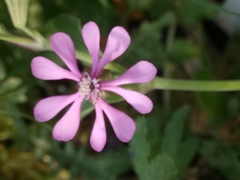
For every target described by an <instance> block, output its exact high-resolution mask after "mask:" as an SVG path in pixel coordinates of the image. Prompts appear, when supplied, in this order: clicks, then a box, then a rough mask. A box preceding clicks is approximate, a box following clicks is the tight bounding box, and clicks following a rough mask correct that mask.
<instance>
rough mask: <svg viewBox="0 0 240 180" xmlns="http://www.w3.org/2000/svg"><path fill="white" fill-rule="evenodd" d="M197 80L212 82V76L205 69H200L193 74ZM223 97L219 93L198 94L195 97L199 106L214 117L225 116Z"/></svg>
mask: <svg viewBox="0 0 240 180" xmlns="http://www.w3.org/2000/svg"><path fill="white" fill-rule="evenodd" d="M195 79H197V80H212V79H213V75H212V73H211V72H210V71H209V70H207V69H200V70H198V71H197V73H196V74H195ZM225 95H226V94H224V93H221V92H198V93H197V97H198V101H199V103H200V105H201V106H202V107H203V108H204V109H205V110H206V111H207V112H208V113H210V114H212V115H214V116H216V117H222V116H224V115H226V113H225V112H224V109H225Z"/></svg>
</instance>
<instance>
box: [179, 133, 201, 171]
mask: <svg viewBox="0 0 240 180" xmlns="http://www.w3.org/2000/svg"><path fill="white" fill-rule="evenodd" d="M199 140H200V139H199V138H197V137H195V136H192V135H188V136H187V138H186V140H184V141H183V142H182V143H181V145H180V146H179V149H178V154H177V157H176V164H177V167H178V170H179V175H181V174H182V173H183V171H184V170H185V169H186V168H187V166H188V164H189V163H190V161H191V160H192V158H193V157H194V155H195V154H196V151H197V150H198V145H199V142H200V141H199Z"/></svg>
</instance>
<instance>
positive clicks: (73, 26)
mask: <svg viewBox="0 0 240 180" xmlns="http://www.w3.org/2000/svg"><path fill="white" fill-rule="evenodd" d="M50 25H51V26H52V27H53V32H51V34H53V33H55V32H65V33H66V34H68V35H69V36H70V37H71V39H72V40H73V42H74V45H75V48H76V49H77V50H81V51H86V52H87V49H86V47H85V44H84V42H83V39H82V36H81V29H82V24H81V21H80V20H79V19H78V18H76V17H74V16H71V15H68V14H62V15H59V16H57V17H56V18H54V19H53V20H52V21H51V23H50Z"/></svg>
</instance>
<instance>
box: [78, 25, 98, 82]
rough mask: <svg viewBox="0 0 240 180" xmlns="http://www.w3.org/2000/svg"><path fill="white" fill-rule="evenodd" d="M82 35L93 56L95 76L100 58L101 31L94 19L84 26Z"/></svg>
mask: <svg viewBox="0 0 240 180" xmlns="http://www.w3.org/2000/svg"><path fill="white" fill-rule="evenodd" d="M82 36H83V40H84V43H85V45H86V46H87V49H88V52H89V53H90V54H91V56H92V61H93V62H92V72H91V77H92V78H93V77H94V72H95V71H96V68H97V65H98V59H99V45H100V33H99V28H98V26H97V24H96V23H94V22H92V21H90V22H88V23H86V24H85V25H84V26H83V28H82Z"/></svg>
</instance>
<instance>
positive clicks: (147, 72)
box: [101, 60, 157, 86]
mask: <svg viewBox="0 0 240 180" xmlns="http://www.w3.org/2000/svg"><path fill="white" fill-rule="evenodd" d="M156 74H157V68H156V67H155V66H154V65H153V64H152V63H150V62H148V61H144V60H142V61H140V62H138V63H136V64H135V65H133V66H132V67H130V68H129V69H128V70H127V71H126V72H125V73H124V74H122V75H121V76H119V77H118V78H116V79H114V80H111V81H107V82H102V83H101V85H102V86H119V85H124V84H135V83H146V82H149V81H151V80H152V79H153V78H154V77H155V76H156Z"/></svg>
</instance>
